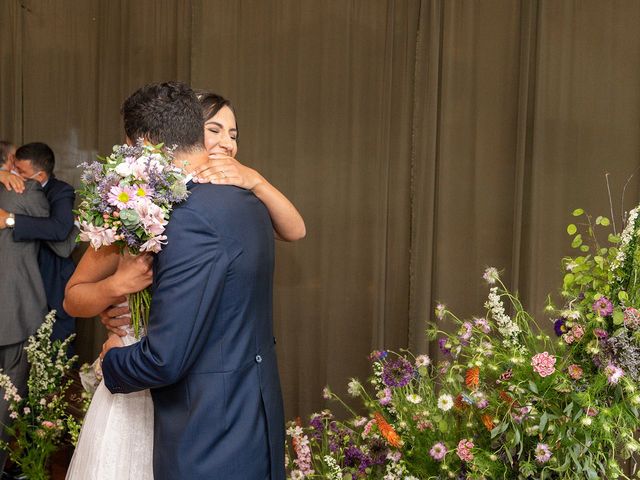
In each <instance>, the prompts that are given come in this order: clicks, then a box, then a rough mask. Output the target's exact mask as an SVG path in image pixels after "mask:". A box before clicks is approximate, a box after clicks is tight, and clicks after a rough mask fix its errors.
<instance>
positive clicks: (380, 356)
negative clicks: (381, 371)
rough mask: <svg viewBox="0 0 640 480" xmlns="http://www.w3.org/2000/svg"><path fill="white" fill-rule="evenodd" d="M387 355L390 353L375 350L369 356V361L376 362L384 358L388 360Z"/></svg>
mask: <svg viewBox="0 0 640 480" xmlns="http://www.w3.org/2000/svg"><path fill="white" fill-rule="evenodd" d="M387 355H388V353H387V351H386V350H374V351H373V352H371V353H370V354H369V360H371V361H372V362H374V361H376V360H382V359H383V358H386V357H387Z"/></svg>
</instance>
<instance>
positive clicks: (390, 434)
mask: <svg viewBox="0 0 640 480" xmlns="http://www.w3.org/2000/svg"><path fill="white" fill-rule="evenodd" d="M373 416H374V417H375V419H376V423H377V424H378V429H379V430H380V433H382V436H383V437H384V438H385V439H386V440H387V443H389V445H391V446H392V447H396V448H398V447H400V446H401V445H402V440H400V436H399V435H398V434H397V433H396V431H395V430H394V429H393V427H392V426H391V425H389V422H387V421H386V420H385V419H384V417H383V416H382V415H381V414H380V413H379V412H376V413H374V414H373Z"/></svg>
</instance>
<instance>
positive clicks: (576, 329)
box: [571, 325, 584, 340]
mask: <svg viewBox="0 0 640 480" xmlns="http://www.w3.org/2000/svg"><path fill="white" fill-rule="evenodd" d="M571 333H572V334H573V336H574V337H575V338H576V340H580V339H581V338H582V336H583V335H584V328H582V325H574V326H573V328H572V329H571Z"/></svg>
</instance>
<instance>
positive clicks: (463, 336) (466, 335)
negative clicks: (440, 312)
mask: <svg viewBox="0 0 640 480" xmlns="http://www.w3.org/2000/svg"><path fill="white" fill-rule="evenodd" d="M472 328H473V325H471V322H464V323H463V324H462V325H461V326H460V331H459V332H458V335H459V336H460V340H463V341H467V340H469V339H470V338H471V329H472Z"/></svg>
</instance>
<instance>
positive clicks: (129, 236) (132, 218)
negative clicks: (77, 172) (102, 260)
mask: <svg viewBox="0 0 640 480" xmlns="http://www.w3.org/2000/svg"><path fill="white" fill-rule="evenodd" d="M98 160H99V161H93V162H90V163H87V162H85V163H83V164H81V165H80V167H81V168H83V169H84V171H83V173H82V176H81V181H82V187H81V188H80V190H79V191H78V193H79V195H80V197H81V202H80V206H79V209H78V210H77V211H76V213H77V215H78V220H79V223H80V235H79V239H80V240H81V241H85V242H90V244H91V246H92V247H93V248H95V249H96V250H97V249H98V248H100V247H102V246H106V245H117V246H118V247H119V248H120V250H121V252H123V253H124V252H129V253H130V254H132V255H137V254H140V253H144V252H152V253H157V252H159V251H160V250H161V249H162V246H163V245H164V244H166V241H167V237H166V235H164V231H165V226H166V224H167V222H168V220H169V216H170V214H171V210H172V209H173V206H174V205H175V204H177V203H179V202H182V201H184V200H185V199H186V198H187V196H188V191H187V188H186V183H187V180H186V178H185V175H184V174H183V173H182V170H180V169H179V168H177V167H175V166H174V165H173V164H172V162H171V160H172V151H171V150H170V149H167V148H163V145H162V144H160V145H148V144H145V143H144V142H143V141H142V140H140V141H138V143H137V144H136V145H116V146H114V147H113V152H112V153H111V155H110V156H108V157H107V158H101V157H98ZM150 303H151V297H150V293H149V291H148V290H143V291H142V292H138V293H134V294H132V295H130V296H129V307H130V310H131V322H132V324H133V327H134V330H135V334H136V336H139V331H140V327H141V326H144V325H145V324H146V321H147V320H148V317H149V306H150Z"/></svg>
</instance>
